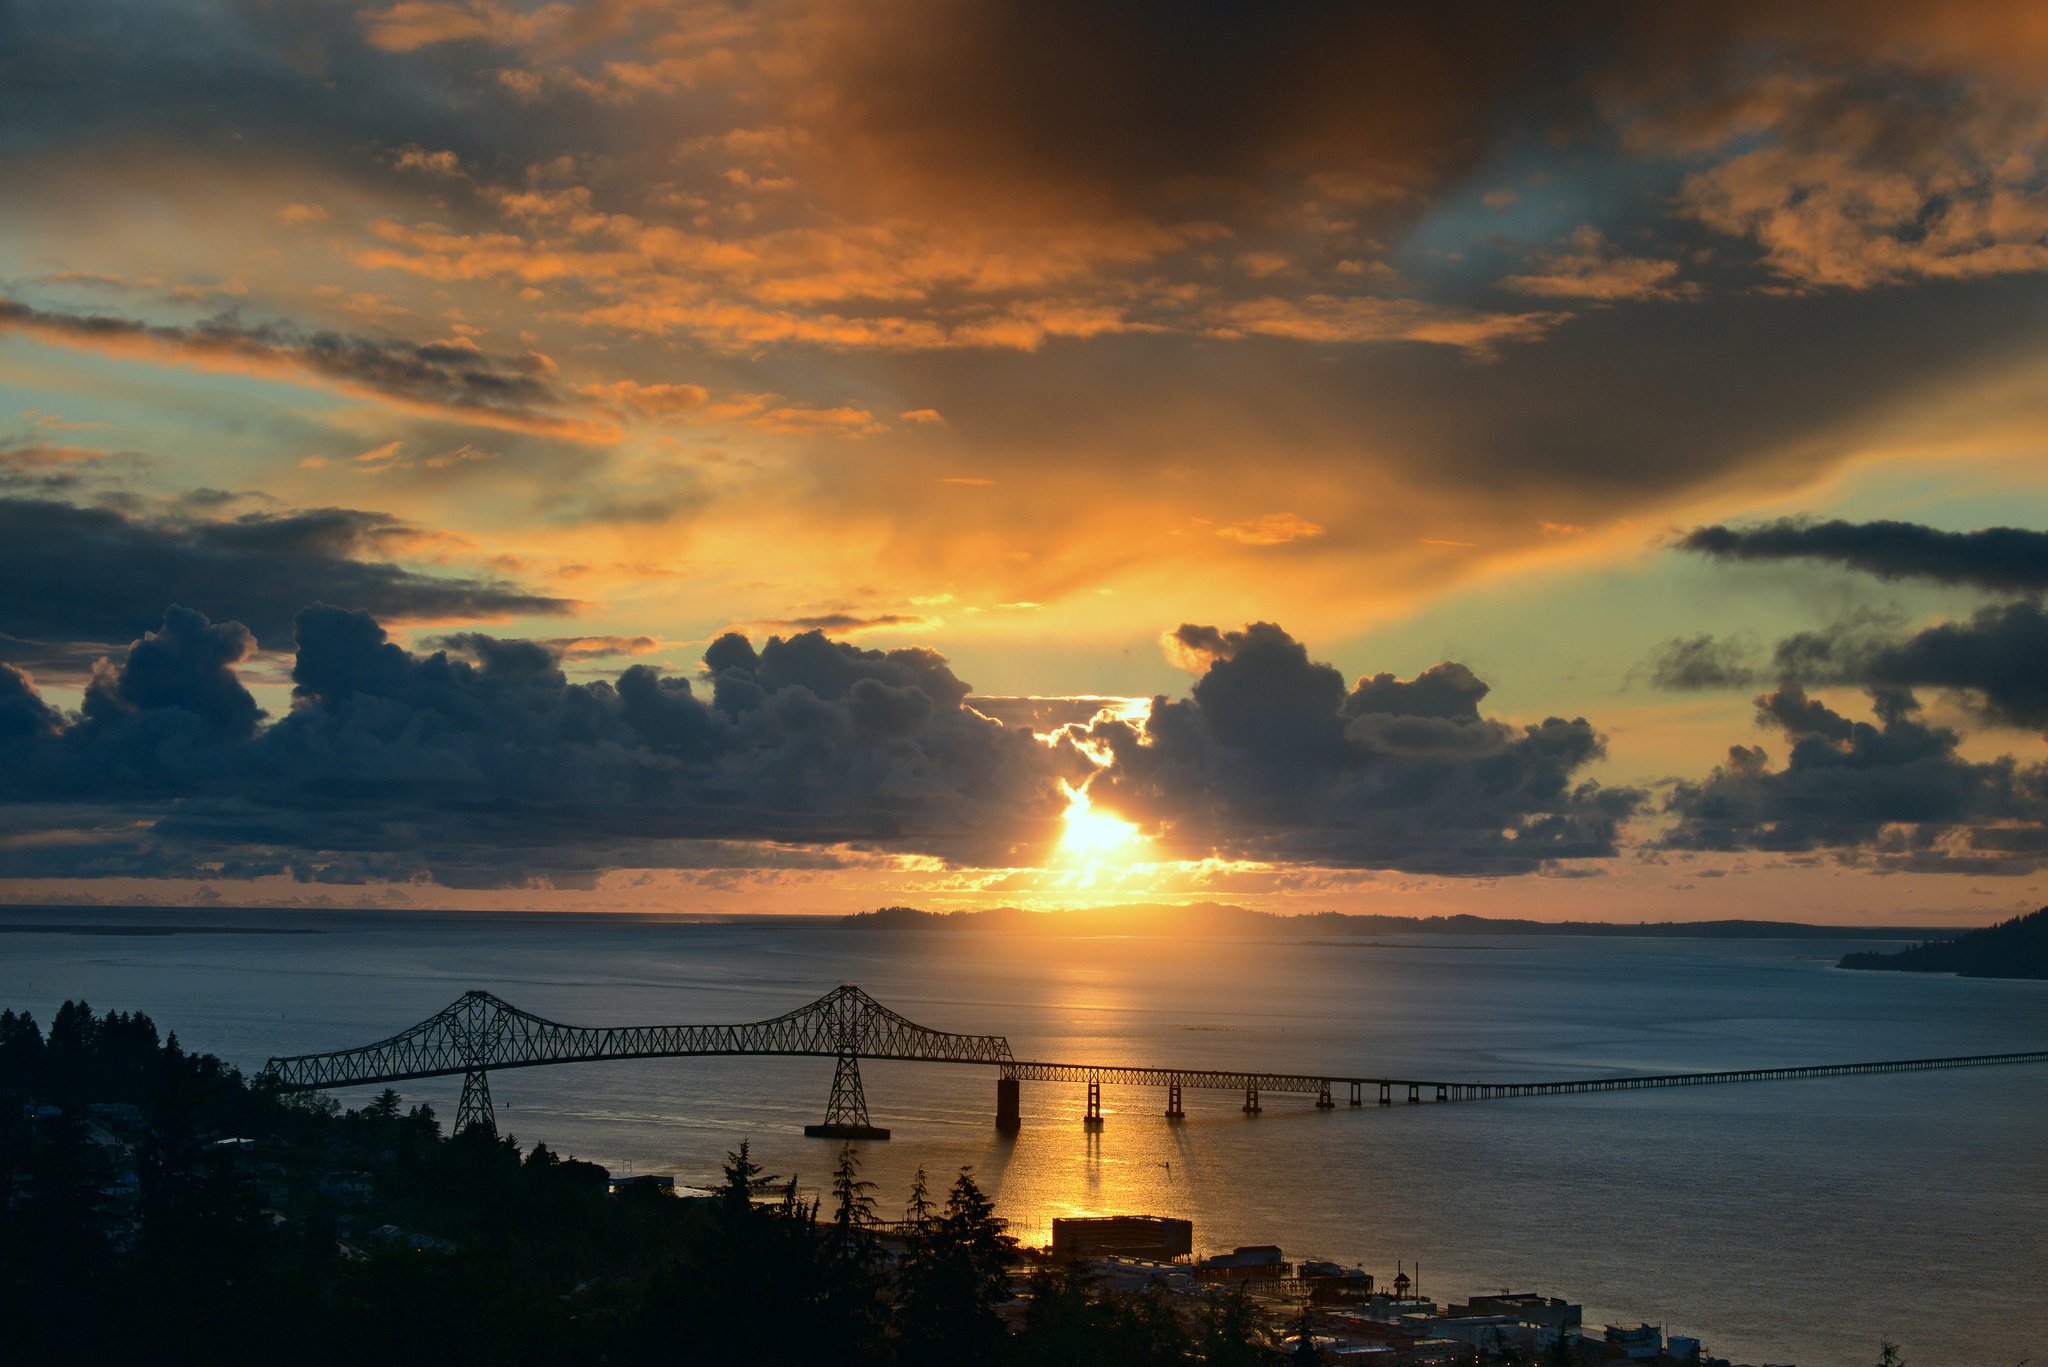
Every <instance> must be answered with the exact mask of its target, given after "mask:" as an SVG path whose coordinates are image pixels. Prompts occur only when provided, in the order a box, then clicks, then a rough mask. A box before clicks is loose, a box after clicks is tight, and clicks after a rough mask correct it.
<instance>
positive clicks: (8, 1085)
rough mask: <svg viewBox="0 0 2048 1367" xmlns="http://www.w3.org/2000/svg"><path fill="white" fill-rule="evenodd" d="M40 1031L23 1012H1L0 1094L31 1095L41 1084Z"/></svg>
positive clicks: (27, 1014)
mask: <svg viewBox="0 0 2048 1367" xmlns="http://www.w3.org/2000/svg"><path fill="white" fill-rule="evenodd" d="M42 1073H43V1031H42V1028H41V1027H40V1026H38V1025H37V1024H36V1018H35V1017H34V1016H31V1015H30V1014H29V1013H28V1012H26V1011H23V1012H21V1013H20V1014H18V1015H17V1014H16V1013H15V1012H13V1011H0V1090H8V1091H22V1092H29V1091H34V1090H35V1088H36V1086H37V1085H38V1083H39V1082H40V1081H41V1080H42Z"/></svg>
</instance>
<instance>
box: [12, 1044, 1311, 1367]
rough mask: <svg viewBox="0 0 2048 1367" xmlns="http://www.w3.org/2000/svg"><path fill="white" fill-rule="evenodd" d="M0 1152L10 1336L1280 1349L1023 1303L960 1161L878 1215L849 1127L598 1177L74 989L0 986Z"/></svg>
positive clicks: (1004, 1247) (759, 1359)
mask: <svg viewBox="0 0 2048 1367" xmlns="http://www.w3.org/2000/svg"><path fill="white" fill-rule="evenodd" d="M0 1174H4V1175H5V1178H6V1187H5V1201H4V1204H0V1326H5V1327H4V1331H0V1332H4V1335H5V1342H6V1349H5V1357H6V1360H7V1361H8V1362H10V1363H21V1364H40V1363H52V1364H55V1363H64V1364H72V1363H86V1364H90V1363H124V1364H125V1363H135V1364H156V1363H162V1364H187V1363H190V1364H201V1363H204V1364H240V1363H250V1364H256V1363H262V1364H273V1363H282V1362H291V1363H305V1364H328V1363H333V1364H343V1363H346V1364H349V1365H350V1367H359V1364H361V1363H364V1362H374V1363H390V1362H400V1363H406V1362H421V1363H426V1362H432V1363H435V1364H450V1363H457V1364H459V1363H489V1364H493V1367H514V1365H516V1364H526V1363H532V1364H542V1363H547V1364H553V1363H592V1364H625V1365H628V1367H639V1365H640V1364H676V1363H683V1364H691V1363H702V1364H719V1365H721V1367H722V1365H723V1364H753V1365H758V1367H775V1365H776V1364H783V1363H789V1364H796V1363H806V1364H809V1363H815V1362H821V1361H831V1362H837V1363H850V1364H876V1367H938V1365H939V1364H953V1363H963V1362H977V1363H988V1364H1004V1363H1011V1364H1017V1365H1018V1367H1038V1365H1039V1364H1046V1365H1048V1367H1049V1365H1050V1364H1055V1363H1059V1364H1066V1363H1077V1362H1088V1363H1102V1364H1124V1363H1129V1364H1138V1365H1140V1367H1169V1365H1172V1364H1195V1363H1209V1364H1218V1365H1219V1367H1221V1365H1226V1364H1229V1365H1235V1364H1256V1363H1266V1362H1273V1361H1278V1360H1281V1356H1280V1354H1278V1353H1277V1352H1276V1350H1275V1349H1274V1348H1273V1347H1271V1346H1270V1340H1269V1337H1268V1331H1267V1329H1266V1327H1265V1326H1264V1325H1263V1324H1262V1323H1261V1322H1260V1320H1259V1319H1258V1317H1257V1316H1255V1315H1254V1314H1253V1313H1252V1312H1251V1310H1250V1309H1249V1308H1248V1307H1247V1306H1246V1304H1245V1303H1244V1302H1243V1301H1242V1300H1241V1299H1236V1298H1230V1297H1218V1298H1216V1299H1213V1300H1209V1301H1198V1302H1190V1301H1186V1300H1177V1299H1173V1298H1169V1297H1166V1296H1164V1295H1149V1294H1148V1295H1142V1296H1129V1297H1109V1296H1105V1295H1101V1294H1099V1293H1098V1292H1097V1291H1096V1289H1095V1288H1093V1287H1092V1286H1091V1285H1089V1284H1088V1283H1087V1281H1086V1280H1085V1279H1082V1278H1079V1277H1077V1276H1075V1275H1073V1274H1072V1273H1069V1272H1056V1271H1051V1270H1046V1271H1041V1272H1039V1273H1037V1274H1035V1275H1034V1276H1033V1277H1032V1278H1031V1279H1030V1280H1029V1281H1028V1283H1027V1284H1026V1286H1025V1290H1024V1295H1023V1298H1022V1300H1021V1303H1020V1302H1019V1301H1018V1299H1017V1298H1016V1297H1014V1296H1013V1294H1012V1292H1013V1286H1014V1285H1015V1283H1014V1281H1013V1276H1012V1269H1013V1266H1014V1265H1015V1264H1016V1262H1017V1260H1018V1251H1017V1248H1016V1246H1015V1243H1014V1241H1013V1240H1012V1239H1010V1238H1009V1236H1007V1235H1006V1234H1005V1233H1004V1231H1003V1221H1002V1220H1001V1219H1000V1218H999V1217H997V1215H996V1214H995V1211H994V1209H993V1207H992V1205H991V1203H990V1201H989V1199H988V1197H987V1196H986V1195H985V1194H984V1193H983V1192H982V1191H981V1189H980V1187H979V1186H978V1185H977V1184H976V1182H975V1180H974V1176H973V1174H972V1172H971V1171H970V1170H967V1169H962V1170H961V1171H960V1172H959V1173H958V1175H957V1176H956V1177H955V1178H954V1179H953V1180H952V1181H951V1182H950V1183H949V1184H946V1187H945V1190H944V1191H943V1192H940V1191H936V1190H933V1189H932V1188H930V1187H929V1186H928V1185H927V1183H926V1181H925V1179H924V1177H923V1174H922V1173H920V1174H919V1178H918V1181H917V1184H916V1186H915V1188H914V1189H913V1190H912V1191H911V1193H910V1194H909V1200H908V1205H907V1208H906V1209H905V1210H904V1211H903V1212H902V1216H901V1218H900V1219H888V1220H885V1219H884V1218H883V1216H882V1214H881V1212H880V1211H879V1210H878V1207H877V1197H876V1193H875V1190H874V1185H873V1184H872V1183H870V1182H868V1181H866V1180H864V1179H862V1178H861V1176H860V1174H859V1169H858V1166H857V1164H856V1161H855V1156H854V1153H853V1151H852V1150H851V1149H850V1148H849V1149H847V1150H845V1151H843V1152H842V1153H841V1155H840V1157H839V1163H838V1167H837V1169H836V1171H835V1172H834V1174H833V1177H832V1182H831V1187H830V1190H829V1193H827V1194H826V1195H825V1196H823V1197H820V1198H817V1199H809V1198H806V1197H805V1196H803V1195H802V1194H801V1193H800V1192H799V1190H798V1188H797V1185H796V1182H795V1180H794V1179H793V1178H792V1179H790V1180H787V1181H784V1180H783V1179H781V1178H779V1177H777V1176H775V1175H772V1174H769V1173H765V1172H763V1171H762V1170H761V1167H760V1165H759V1164H757V1163H756V1162H755V1161H754V1160H753V1158H752V1157H751V1154H750V1151H749V1148H748V1146H747V1145H746V1144H745V1143H742V1144H741V1145H740V1147H739V1148H738V1150H737V1151H736V1152H734V1153H732V1154H730V1155H728V1158H727V1162H726V1165H725V1170H724V1176H723V1183H722V1185H721V1187H720V1188H719V1189H718V1190H717V1192H716V1193H715V1195H713V1196H712V1197H710V1198H708V1199H687V1200H686V1199H676V1198H674V1197H671V1196H667V1195H664V1194H660V1193H656V1192H652V1191H641V1190H634V1191H624V1192H621V1193H619V1194H618V1195H608V1194H607V1190H606V1183H605V1180H604V1176H605V1175H604V1173H603V1171H602V1169H599V1168H596V1167H595V1166H593V1165H591V1164H587V1163H580V1162H577V1161H575V1160H573V1159H564V1158H562V1157H560V1156H558V1155H556V1154H554V1153H552V1152H550V1151H549V1150H548V1149H547V1148H546V1146H545V1145H540V1144H536V1145H534V1146H533V1147H532V1148H531V1149H530V1150H526V1151H524V1152H522V1151H521V1149H520V1148H519V1146H518V1144H517V1143H516V1141H515V1140H513V1139H512V1138H510V1137H505V1138H500V1137H498V1136H496V1135H493V1134H491V1133H489V1132H488V1131H486V1130H484V1129H482V1128H479V1127H470V1128H468V1129H466V1130H464V1131H463V1132H461V1133H459V1134H456V1135H453V1136H444V1135H443V1133H442V1130H441V1125H440V1123H439V1120H438V1119H437V1117H436V1116H435V1115H434V1113H433V1111H432V1109H431V1108H429V1107H427V1106H412V1107H407V1106H405V1105H404V1103H403V1101H402V1099H401V1098H400V1097H399V1095H398V1094H397V1093H396V1092H393V1091H390V1090H386V1091H385V1092H384V1093H383V1094H382V1095H380V1096H378V1097H377V1098H375V1099H374V1100H373V1101H371V1102H370V1103H369V1104H367V1105H365V1106H363V1107H361V1108H360V1109H355V1110H343V1109H341V1108H340V1107H339V1106H338V1105H337V1104H335V1103H334V1102H333V1101H331V1100H330V1099H327V1098H324V1097H321V1096H319V1095H317V1094H311V1095H299V1096H281V1095H279V1094H277V1093H276V1092H274V1091H272V1090H271V1089H269V1088H268V1087H267V1085H264V1084H261V1083H254V1084H252V1083H251V1082H250V1081H249V1080H248V1079H245V1078H244V1077H242V1075H241V1074H240V1073H239V1072H238V1071H237V1070H235V1069H233V1068H231V1067H228V1066H226V1065H224V1064H222V1063H221V1062H220V1061H219V1060H218V1059H215V1058H213V1057H211V1056H208V1055H191V1054H187V1053H186V1052H185V1051H184V1050H183V1049H182V1048H180V1046H179V1045H178V1042H177V1039H176V1037H175V1036H172V1037H170V1038H168V1039H159V1036H158V1033H157V1029H156V1026H155V1025H154V1023H152V1022H151V1021H150V1020H149V1018H148V1017H146V1016H143V1015H140V1014H123V1013H119V1012H115V1013H110V1014H108V1015H104V1016H96V1015H95V1014H94V1013H93V1012H92V1010H91V1008H89V1007H88V1006H86V1005H84V1004H83V1003H76V1004H74V1003H66V1004H65V1006H64V1007H63V1008H62V1009H61V1010H60V1011H59V1012H58V1013H57V1016H56V1017H55V1018H54V1020H53V1021H52V1023H51V1028H50V1031H49V1034H48V1036H47V1037H45V1036H44V1034H43V1032H42V1030H41V1029H40V1027H39V1026H38V1025H37V1024H36V1022H35V1021H34V1020H33V1019H32V1018H31V1017H29V1016H28V1015H26V1014H23V1013H16V1012H13V1011H7V1012H5V1013H0ZM1288 1356H1289V1357H1290V1358H1292V1357H1293V1356H1294V1355H1293V1354H1292V1353H1290V1354H1289V1355H1288ZM1311 1357H1312V1354H1311Z"/></svg>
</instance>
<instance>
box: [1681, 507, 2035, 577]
mask: <svg viewBox="0 0 2048 1367" xmlns="http://www.w3.org/2000/svg"><path fill="white" fill-rule="evenodd" d="M1678 544H1679V546H1680V547H1681V548H1682V549H1685V550H1688V551H1697V552H1699V553H1701V554H1703V555H1709V556H1712V557H1714V558H1715V559H1717V560H1746V561H1780V560H1825V561H1831V562H1833V563H1835V564H1838V565H1842V566H1845V567H1847V568H1849V569H1853V570H1860V571H1863V572H1864V573H1866V574H1874V575H1876V576H1877V577H1879V578H1880V579H1927V580H1932V581H1934V582H1936V583H1943V584H1967V585H1971V586H1973V587H1976V588H1983V589H1991V590H1994V591H1998V592H2020V593H2038V592H2041V591H2043V590H2048V532H2035V531H2026V530H2024V529H2022V528H2018V527H1987V528H1985V529H1984V530H1983V531H1976V532H1944V531H1938V530H1936V529H1935V528H1933V527H1923V526H1921V525H1919V524H1918V523H1913V522H1842V521H1833V522H1802V521H1797V520H1793V519H1784V520H1781V521H1778V522H1771V523H1766V524H1764V525H1762V526H1757V527H1721V526H1715V527H1699V528H1696V529H1694V530H1693V531H1691V532H1688V533H1687V534H1686V535H1685V536H1684V537H1683V538H1682V539H1680V541H1679V543H1678Z"/></svg>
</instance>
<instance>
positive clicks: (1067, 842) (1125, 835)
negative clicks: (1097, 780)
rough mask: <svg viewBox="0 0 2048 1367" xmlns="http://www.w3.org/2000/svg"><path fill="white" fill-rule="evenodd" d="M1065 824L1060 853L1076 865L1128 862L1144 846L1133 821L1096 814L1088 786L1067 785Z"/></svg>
mask: <svg viewBox="0 0 2048 1367" xmlns="http://www.w3.org/2000/svg"><path fill="white" fill-rule="evenodd" d="M1066 823H1067V828H1066V831H1065V832H1064V833H1063V834H1062V835H1061V836H1060V846H1059V848H1060V853H1061V854H1062V855H1063V856H1065V857H1066V858H1067V859H1068V860H1070V861H1071V862H1073V863H1076V864H1089V865H1093V864H1103V863H1129V862H1130V861H1131V860H1132V859H1134V858H1136V857H1137V855H1138V854H1139V853H1140V851H1141V850H1142V848H1143V845H1144V839H1145V838H1144V836H1143V835H1142V834H1140V832H1139V830H1138V828H1137V827H1136V826H1135V825H1133V824H1132V823H1131V822H1128V821H1126V820H1124V819H1123V818H1122V817H1120V816H1112V815H1111V814H1110V813H1108V812H1099V811H1096V810H1095V804H1094V803H1093V802H1092V801H1091V800H1090V799H1089V797H1088V790H1087V788H1085V787H1081V788H1075V787H1072V786H1071V785H1068V786H1067V811H1066Z"/></svg>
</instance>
